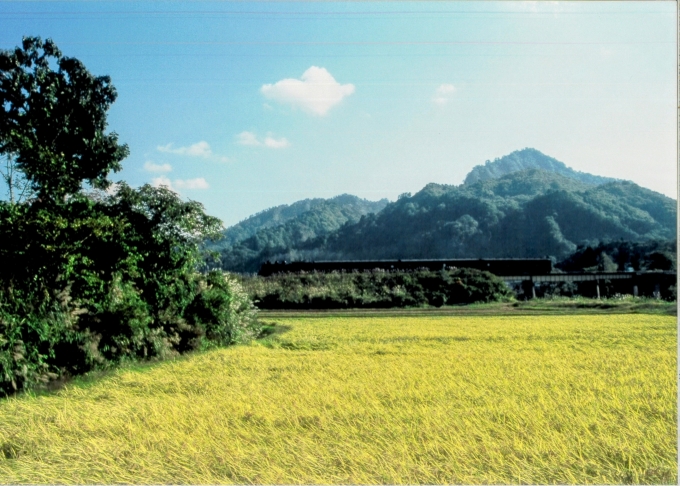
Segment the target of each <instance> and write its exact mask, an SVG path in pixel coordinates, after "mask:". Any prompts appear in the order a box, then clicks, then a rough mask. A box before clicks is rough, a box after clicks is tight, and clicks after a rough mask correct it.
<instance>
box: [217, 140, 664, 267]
mask: <svg viewBox="0 0 680 486" xmlns="http://www.w3.org/2000/svg"><path fill="white" fill-rule="evenodd" d="M534 152H536V153H539V154H540V152H537V151H534ZM516 153H517V152H516ZM511 155H512V154H511ZM540 155H541V156H542V155H543V154H540ZM508 157H509V156H508ZM543 157H545V156H543ZM503 159H506V157H504V158H503ZM548 159H549V158H548ZM499 160H502V159H499ZM551 160H554V159H551ZM555 162H556V161H555ZM557 164H560V165H557ZM557 164H552V165H551V167H552V168H557V169H559V170H557V171H555V170H545V169H542V168H529V169H523V170H517V171H510V172H509V173H507V174H505V175H498V176H497V177H489V178H486V179H483V180H479V181H477V182H466V183H464V184H461V185H460V186H452V185H443V184H428V185H427V186H425V187H424V188H423V189H422V190H421V191H419V192H418V193H416V194H415V195H413V196H410V195H405V196H401V197H400V198H399V199H398V200H397V201H395V202H392V203H389V204H387V205H386V206H385V207H384V209H382V210H381V211H379V212H377V213H374V212H371V213H367V214H365V215H363V216H361V217H360V218H357V220H355V221H352V220H351V219H350V218H347V221H346V222H345V223H343V224H340V225H337V226H336V228H335V229H330V228H331V226H332V225H325V226H323V230H322V231H312V232H310V233H304V234H303V233H296V231H301V230H298V229H297V228H301V227H306V226H307V225H311V226H315V225H316V223H307V222H306V221H312V220H315V218H316V216H314V215H315V214H316V213H314V211H313V210H312V211H310V212H308V213H305V214H306V216H305V218H302V219H297V218H296V219H295V220H291V221H290V222H289V223H286V224H284V225H282V226H280V227H279V228H278V229H277V230H276V234H274V233H271V234H270V233H267V236H266V238H263V239H258V238H259V237H255V236H254V237H251V238H250V239H248V240H245V241H243V242H242V243H241V244H239V245H236V246H234V249H233V251H230V252H228V253H225V254H223V267H224V268H225V269H231V270H235V271H249V272H254V271H257V269H258V268H259V265H260V264H261V262H263V261H266V260H272V261H274V260H289V261H292V260H301V259H305V260H322V259H323V260H341V259H366V260H368V259H399V258H402V259H407V258H408V259H411V258H529V257H546V256H550V257H554V259H555V260H556V261H560V260H563V259H564V258H566V257H568V256H569V255H571V254H573V253H574V252H575V251H576V250H577V248H578V247H579V246H588V245H590V246H593V247H595V246H597V245H598V244H600V243H602V242H611V241H621V240H623V241H627V242H646V241H652V240H655V241H671V240H673V239H674V238H675V224H676V218H677V214H676V203H675V201H674V200H673V199H671V198H668V197H666V196H664V195H662V194H659V193H656V192H654V191H651V190H649V189H645V188H643V187H640V186H638V185H637V184H634V183H632V182H629V181H620V180H607V179H605V178H598V177H597V176H591V175H590V174H583V173H579V172H576V171H573V170H571V169H569V168H568V167H566V166H564V164H562V163H561V162H558V163H557ZM494 167H498V166H494ZM473 170H474V169H473ZM565 171H566V173H567V175H564V172H565ZM574 174H577V175H578V177H575V176H574ZM579 174H580V175H579ZM589 177H592V179H591V178H589ZM468 179H469V176H468ZM468 179H466V181H467V180H468ZM594 180H596V181H600V182H598V183H597V184H596V183H594V182H593V181H594ZM602 180H604V181H605V182H602ZM324 211H326V210H324ZM336 211H337V210H336ZM307 218H308V219H307ZM338 218H339V219H338V221H339V220H341V219H342V218H340V217H338ZM298 225H301V226H298ZM265 231H269V230H265ZM312 233H316V234H315V235H314V236H313V235H312ZM264 234H265V233H261V234H260V235H264ZM277 235H279V236H277ZM296 235H297V236H296ZM305 235H306V237H305ZM265 242H269V243H270V244H266V243H265Z"/></svg>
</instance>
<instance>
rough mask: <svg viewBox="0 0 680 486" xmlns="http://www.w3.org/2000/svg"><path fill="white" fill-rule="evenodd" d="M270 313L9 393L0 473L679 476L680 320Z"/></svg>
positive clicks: (0, 409)
mask: <svg viewBox="0 0 680 486" xmlns="http://www.w3.org/2000/svg"><path fill="white" fill-rule="evenodd" d="M273 327H274V329H278V330H279V331H286V332H278V333H275V334H273V335H271V336H270V337H268V338H267V339H265V340H261V341H258V342H255V343H252V344H250V345H243V346H236V347H232V348H227V349H218V350H212V351H209V352H204V353H200V354H196V355H193V356H188V357H184V358H179V359H177V360H175V361H171V362H164V363H159V364H157V365H154V366H147V367H140V368H136V369H126V370H119V371H116V372H113V373H112V374H111V375H110V376H108V377H105V378H103V379H99V380H94V381H88V382H81V383H74V384H71V385H68V386H67V387H66V388H65V389H63V390H62V391H60V392H58V393H56V394H52V395H23V396H17V397H12V398H9V399H5V400H3V401H2V402H1V403H0V437H1V439H0V440H1V441H2V442H1V443H0V448H1V449H2V453H3V454H4V457H5V459H2V455H0V481H2V482H4V483H48V482H49V483H113V482H116V483H125V482H127V483H169V482H171V483H195V484H206V483H265V484H267V483H288V484H298V483H391V484H405V483H412V484H413V483H509V484H512V483H543V484H551V483H600V484H603V483H615V484H620V483H667V484H676V483H677V474H676V454H677V447H676V444H677V442H676V430H677V426H676V415H677V410H676V398H675V397H676V384H675V376H676V359H675V350H676V332H675V319H674V318H672V317H668V316H649V315H609V316H589V317H585V316H557V317H546V316H542V317H534V316H530V317H527V316H521V317H518V316H512V317H433V318H424V317H417V318H403V317H400V318H317V319H291V320H283V319H282V320H278V321H277V322H276V325H275V326H273Z"/></svg>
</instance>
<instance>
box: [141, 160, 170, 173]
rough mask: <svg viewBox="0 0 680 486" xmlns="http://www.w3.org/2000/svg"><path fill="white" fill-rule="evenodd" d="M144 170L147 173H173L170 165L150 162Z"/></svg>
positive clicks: (145, 165)
mask: <svg viewBox="0 0 680 486" xmlns="http://www.w3.org/2000/svg"><path fill="white" fill-rule="evenodd" d="M144 170H145V171H147V172H170V171H172V166H171V165H170V164H156V163H154V162H151V161H148V162H146V163H145V164H144Z"/></svg>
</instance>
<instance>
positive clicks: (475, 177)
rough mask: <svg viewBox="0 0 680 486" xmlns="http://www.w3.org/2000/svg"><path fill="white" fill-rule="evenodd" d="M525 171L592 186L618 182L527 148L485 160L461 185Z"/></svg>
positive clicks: (474, 168)
mask: <svg viewBox="0 0 680 486" xmlns="http://www.w3.org/2000/svg"><path fill="white" fill-rule="evenodd" d="M527 169H542V170H546V171H549V172H555V173H557V174H560V175H563V176H566V177H569V178H571V179H575V180H578V181H580V182H584V183H586V184H589V185H593V186H597V185H600V184H606V183H607V182H615V181H618V179H612V178H610V177H601V176H597V175H593V174H588V173H585V172H578V171H575V170H574V169H572V168H570V167H567V165H566V164H565V163H564V162H560V161H559V160H557V159H554V158H552V157H549V156H547V155H545V154H543V153H541V152H539V151H538V150H536V149H534V148H528V147H527V148H524V149H522V150H516V151H514V152H512V153H511V154H508V155H505V156H503V157H500V158H497V159H495V160H494V161H493V162H492V161H490V160H487V161H486V162H485V164H484V165H477V166H475V167H473V169H472V170H471V171H470V173H469V174H468V175H467V177H465V181H464V182H463V184H464V185H469V184H474V183H475V182H480V181H486V180H489V179H498V178H500V177H503V176H504V175H507V174H511V173H513V172H520V171H524V170H527Z"/></svg>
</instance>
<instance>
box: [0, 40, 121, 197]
mask: <svg viewBox="0 0 680 486" xmlns="http://www.w3.org/2000/svg"><path fill="white" fill-rule="evenodd" d="M115 99H116V90H115V88H114V87H113V86H112V85H111V80H110V78H109V77H108V76H98V77H96V76H93V75H92V74H90V72H89V71H88V70H87V69H86V68H85V66H84V65H83V64H82V63H81V62H80V61H79V60H77V59H74V58H70V57H64V56H63V55H62V53H61V51H60V50H59V49H58V48H57V46H56V45H55V44H54V42H52V40H50V39H48V40H46V41H44V42H43V41H42V40H41V39H40V38H39V37H25V38H24V39H23V43H22V47H17V48H16V49H14V50H13V51H2V52H0V107H2V109H0V155H4V156H6V157H10V156H14V157H16V167H17V169H19V170H20V171H21V172H22V173H23V174H24V175H25V177H26V179H27V181H28V182H29V183H30V185H31V187H32V188H33V190H35V191H36V193H37V195H38V197H39V198H40V199H41V200H42V201H54V200H60V199H63V198H64V197H65V196H67V195H69V194H73V193H76V192H78V191H79V190H80V189H81V187H82V183H83V181H87V182H88V183H89V184H90V185H92V186H93V187H96V188H100V189H106V188H107V187H108V185H109V184H110V182H109V181H108V179H107V175H108V174H109V173H110V172H111V171H119V170H120V169H121V161H122V160H123V159H124V158H125V157H126V156H127V155H128V147H127V145H119V144H118V136H117V135H116V133H115V132H114V133H108V134H107V133H105V129H106V112H107V111H108V109H109V107H110V106H111V104H112V103H113V102H114V101H115Z"/></svg>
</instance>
